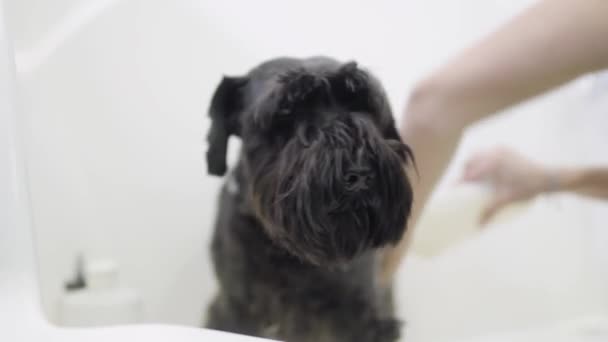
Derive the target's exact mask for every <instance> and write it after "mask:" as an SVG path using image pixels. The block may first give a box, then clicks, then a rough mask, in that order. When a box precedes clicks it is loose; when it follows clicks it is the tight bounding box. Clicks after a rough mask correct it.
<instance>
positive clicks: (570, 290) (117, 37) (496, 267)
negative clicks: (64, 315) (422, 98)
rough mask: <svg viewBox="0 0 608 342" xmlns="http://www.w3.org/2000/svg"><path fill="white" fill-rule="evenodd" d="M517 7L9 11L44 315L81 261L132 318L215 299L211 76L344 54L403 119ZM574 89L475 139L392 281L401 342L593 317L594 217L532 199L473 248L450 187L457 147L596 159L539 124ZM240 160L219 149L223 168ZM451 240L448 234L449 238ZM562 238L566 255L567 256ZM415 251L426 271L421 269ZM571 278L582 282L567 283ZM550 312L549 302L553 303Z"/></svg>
mask: <svg viewBox="0 0 608 342" xmlns="http://www.w3.org/2000/svg"><path fill="white" fill-rule="evenodd" d="M528 2H530V1H524V0H521V1H508V2H507V1H505V2H500V1H496V2H494V3H492V4H491V5H490V4H487V2H486V1H480V0H460V1H453V2H442V1H427V2H422V1H421V2H415V1H412V2H407V3H397V2H390V1H379V2H376V3H375V7H374V8H373V9H374V11H370V8H369V7H368V6H369V5H359V4H354V3H352V2H345V1H338V2H331V3H323V4H321V2H320V1H308V2H306V3H305V4H304V3H303V4H292V3H283V2H279V1H261V2H255V3H253V2H245V1H242V2H236V1H228V2H222V3H219V2H211V1H209V2H206V1H194V0H180V1H171V2H169V1H160V0H149V1H143V0H140V1H137V0H123V1H120V0H100V1H76V0H61V1H59V0H56V1H53V2H50V1H42V0H8V1H5V5H6V7H7V13H8V18H9V24H10V25H9V28H10V29H11V30H12V33H13V36H14V44H15V48H16V63H17V76H18V77H17V81H18V85H19V91H20V104H21V107H22V109H23V113H24V117H23V118H24V120H23V128H24V136H23V138H24V139H23V140H24V142H25V151H24V152H25V156H26V161H27V165H28V170H29V172H28V175H27V182H28V184H29V188H30V193H31V203H32V213H33V214H32V220H33V222H34V226H35V231H36V242H37V256H38V258H37V261H38V264H39V266H40V267H39V274H40V277H39V282H40V289H41V291H42V303H43V308H44V312H45V314H46V317H47V318H48V319H49V320H50V321H51V322H54V323H60V319H59V317H58V313H57V308H58V302H59V301H60V300H61V296H62V286H63V283H64V282H65V280H66V279H67V278H68V277H69V275H70V274H71V272H72V266H73V262H74V258H75V256H76V255H77V254H78V253H84V255H85V256H86V257H87V258H91V259H95V258H110V259H112V260H114V261H115V262H116V263H117V264H118V265H119V267H120V276H121V281H122V282H123V283H124V284H127V285H128V286H129V287H132V288H134V289H135V290H136V291H137V292H138V293H139V295H141V297H142V300H143V304H144V306H143V319H142V321H143V322H145V323H166V324H179V325H188V326H198V325H199V324H200V322H201V319H202V316H203V309H204V307H205V305H206V303H207V302H208V301H209V298H210V297H211V295H212V294H213V291H214V288H215V281H214V278H213V276H212V271H211V266H210V263H209V257H208V248H207V245H208V240H209V236H210V233H211V228H212V223H213V217H214V213H215V193H216V192H217V189H218V187H219V185H220V182H221V180H219V179H215V178H211V177H209V176H206V175H205V171H204V170H205V165H204V162H203V152H204V150H205V145H204V142H203V138H204V135H205V129H206V127H207V120H206V118H204V116H205V115H206V114H205V111H206V106H207V104H208V101H209V96H210V94H211V92H212V90H213V89H214V87H215V85H216V83H217V82H218V81H219V79H220V77H221V75H222V74H239V73H243V72H244V71H246V70H247V69H248V68H249V67H251V66H252V65H254V64H255V63H258V62H259V61H261V60H263V59H265V58H268V57H272V56H276V55H283V54H290V55H312V54H319V53H323V54H328V55H333V56H336V57H339V58H343V59H348V58H357V59H358V60H359V61H360V62H361V64H364V65H368V66H370V67H371V69H372V70H373V71H374V72H375V73H376V74H378V76H379V77H380V78H381V79H382V80H383V81H384V83H385V85H386V86H387V89H388V92H389V95H390V97H391V100H392V102H393V104H394V105H395V108H399V107H400V106H401V105H402V104H403V103H404V100H405V96H406V94H407V90H408V89H409V87H410V86H411V83H412V81H413V80H415V79H416V78H418V77H419V76H420V75H422V74H423V73H424V72H426V71H428V70H429V69H430V68H432V67H433V66H434V65H436V64H438V63H440V62H441V61H442V60H444V59H445V58H446V56H448V55H450V54H451V53H453V52H454V51H456V50H458V49H459V48H461V47H462V46H464V45H465V44H467V43H468V42H469V41H471V40H472V39H475V38H476V37H478V36H479V35H481V34H483V33H484V32H487V31H488V30H489V29H491V28H493V27H494V26H495V25H497V24H498V23H499V22H501V21H502V20H504V19H505V18H507V17H508V16H509V15H510V14H512V13H514V11H515V10H517V9H519V8H521V7H522V6H523V5H524V4H526V3H528ZM261 6H269V7H273V8H275V9H277V10H279V11H281V13H282V15H281V16H280V17H279V18H276V17H274V16H273V15H272V14H271V13H270V11H260V10H259V9H260V8H261ZM321 6H324V8H325V9H326V10H325V11H321V12H320V11H319V10H318V8H320V7H321ZM344 6H348V8H349V12H348V13H350V14H349V15H350V16H352V18H358V19H359V20H362V19H363V18H364V19H365V20H368V21H371V22H372V23H375V24H373V25H365V26H363V25H357V24H356V23H357V20H355V19H353V22H352V23H350V22H349V21H344V22H345V23H349V25H346V24H344V25H335V20H333V19H334V18H335V17H336V15H337V13H341V15H342V13H344V12H343V8H344ZM467 9H475V10H474V11H473V10H471V11H469V10H467ZM311 17H315V18H316V20H315V25H314V26H310V25H309V23H310V18H311ZM356 37H358V38H356ZM355 38H356V39H355ZM362 40H365V42H366V43H365V44H362V43H361V41H362ZM582 87H583V88H584V84H583V85H582ZM583 88H581V86H580V85H574V86H572V87H571V89H570V88H569V89H566V90H564V91H562V93H560V96H553V97H549V98H546V99H543V100H540V101H538V102H535V103H533V104H531V105H529V106H527V107H524V108H521V109H518V111H517V112H516V113H514V115H512V116H510V117H507V118H502V119H498V120H496V121H501V122H500V123H498V122H488V123H484V124H482V125H480V126H478V127H476V128H474V129H472V130H471V132H470V134H469V135H468V136H467V139H465V141H464V142H463V145H462V146H461V148H460V150H459V153H458V155H457V156H456V158H455V161H454V163H453V164H452V167H451V168H450V170H449V171H448V174H447V176H446V178H445V180H444V182H443V183H442V186H441V188H440V191H439V192H438V195H437V197H436V202H434V203H435V205H432V206H430V207H429V210H428V211H427V220H426V221H425V222H426V224H422V227H421V230H420V232H421V233H420V234H419V235H418V239H417V242H416V244H415V245H414V248H413V251H414V253H413V255H412V257H411V258H409V259H408V261H407V263H406V267H404V268H403V269H402V272H401V274H400V278H399V283H398V286H399V292H398V293H399V298H400V303H399V308H400V312H401V314H402V315H403V317H404V318H405V319H406V320H407V321H408V322H409V324H408V328H407V330H408V336H409V337H410V339H409V341H439V340H441V339H448V338H470V337H474V336H481V335H484V334H490V333H493V332H500V331H509V330H517V329H526V328H531V327H545V326H551V324H554V323H556V322H560V321H568V320H571V319H575V318H577V317H582V316H585V315H591V314H599V315H601V314H605V313H606V305H604V304H606V303H605V302H604V301H605V300H606V296H605V295H603V293H604V292H606V291H604V290H605V287H603V286H605V285H606V283H605V282H603V281H604V278H603V277H598V278H599V279H595V278H594V277H591V274H593V273H594V272H595V270H598V269H599V268H598V267H599V266H597V265H595V264H594V262H595V260H596V259H597V258H596V257H592V256H588V255H587V254H588V251H589V250H592V248H591V247H589V248H587V247H585V246H586V245H585V243H587V242H589V239H590V238H589V237H585V236H584V235H585V234H587V233H586V232H588V230H585V229H584V228H585V227H588V226H593V227H596V226H599V224H597V223H584V224H582V223H581V222H582V221H581V218H582V217H588V215H586V214H583V212H584V211H585V210H591V209H590V208H591V207H593V205H592V204H586V203H585V204H584V205H583V204H581V202H579V201H578V200H574V199H562V200H561V201H560V204H559V205H561V206H562V208H563V209H564V211H566V208H569V209H571V208H573V207H576V208H578V207H580V206H582V207H581V208H583V209H580V210H579V209H577V210H576V211H574V214H570V216H568V219H567V220H566V219H557V218H559V217H561V216H560V215H563V214H562V213H561V212H559V210H555V208H552V205H553V204H552V202H550V203H546V202H541V203H537V204H535V206H534V207H531V209H530V210H524V211H520V213H521V214H522V215H524V218H521V216H514V219H515V220H517V219H520V221H519V223H517V224H516V229H509V228H508V227H507V225H504V226H503V227H497V228H496V229H494V230H491V231H487V232H486V233H484V234H481V235H475V234H469V233H467V232H471V231H472V229H471V224H470V223H471V220H472V217H473V216H474V215H475V210H476V209H477V208H478V206H479V204H480V202H479V200H478V199H479V197H478V195H479V193H478V192H476V191H470V192H467V191H469V190H466V189H465V190H452V189H451V188H450V186H449V185H450V182H451V181H453V180H454V178H455V176H456V175H457V173H458V167H459V166H460V165H461V164H462V160H463V159H464V158H465V157H466V156H467V155H468V154H470V152H471V151H473V150H474V149H476V148H479V147H484V146H489V145H492V144H495V143H504V144H507V145H510V146H513V147H515V148H520V149H521V148H524V149H525V150H526V152H528V154H530V155H531V156H533V157H536V158H537V159H540V160H542V161H547V162H555V163H574V162H581V160H580V158H579V159H576V158H574V157H576V153H575V152H576V151H577V148H581V146H583V145H584V146H586V147H589V146H596V145H592V144H591V142H590V140H589V139H587V138H581V137H584V136H585V135H583V134H581V135H580V136H577V135H572V136H570V137H569V138H567V139H563V133H564V132H565V131H568V128H570V127H573V126H577V124H578V122H579V121H578V120H576V118H573V117H572V116H571V115H569V113H567V112H565V111H563V110H562V111H559V112H558V113H552V112H555V111H556V109H557V108H560V109H561V108H568V107H567V106H566V104H567V105H568V106H571V107H572V108H576V107H575V106H578V105H580V101H581V98H582V96H581V94H582V93H585V91H586V90H585V89H583ZM579 126H580V125H579ZM541 127H542V128H543V130H542V132H539V128H541ZM579 128H580V127H579ZM513 131H517V132H518V134H517V137H516V139H514V135H513V133H512V132H513ZM539 137H540V138H543V139H544V140H542V141H539V140H538V138H539ZM564 140H566V141H567V142H568V143H567V144H566V143H564ZM556 143H560V145H559V146H560V149H555V148H554V146H555V145H556ZM237 147H238V146H237V144H232V146H231V153H232V157H234V154H235V153H234V152H235V151H236V149H237ZM573 151H574V152H573ZM592 151H593V152H594V153H595V154H596V155H597V154H599V153H601V151H602V149H601V148H597V147H596V148H592ZM592 155H593V153H592ZM583 162H585V160H583ZM587 162H588V160H587ZM463 194H464V195H463ZM461 196H465V198H464V199H463V197H461ZM455 199H458V200H457V201H456V200H455ZM446 203H447V204H446ZM454 203H458V204H459V205H460V206H458V207H457V208H460V209H458V210H454V207H453V206H452V205H453V204H454ZM543 206H544V207H543ZM446 208H447V210H446ZM595 209H597V208H595V207H594V210H595ZM602 209H603V207H600V208H599V209H598V210H600V211H601V210H602ZM552 210H553V211H552ZM450 211H451V212H452V213H451V214H450ZM526 215H527V216H526ZM551 215H553V216H551ZM572 215H574V216H572ZM576 215H579V216H576ZM545 217H546V218H547V220H548V221H544V218H545ZM541 218H542V219H541ZM555 220H558V221H557V223H555V224H554V223H551V225H549V224H548V223H546V222H555ZM503 222H508V221H506V220H505V221H503ZM566 222H568V223H567V224H566ZM532 225H533V226H534V227H538V226H541V227H545V229H544V230H543V229H537V230H535V232H534V233H533V234H528V232H527V230H525V229H524V228H521V227H530V226H532ZM552 225H555V226H556V229H555V230H551V229H549V228H550V227H551V226H552ZM583 225H584V226H585V227H578V226H583ZM452 226H453V227H454V230H453V231H451V232H456V233H454V234H451V233H450V234H451V235H450V234H448V235H450V236H449V238H445V236H446V233H445V229H446V227H452ZM566 228H568V229H566ZM441 229H444V232H443V233H441V232H440V231H439V230H441ZM450 229H451V228H450ZM590 229H595V228H590ZM547 236H550V238H548V237H547ZM465 237H466V239H464V238H465ZM461 238H462V239H461ZM579 240H580V241H579ZM572 241H579V242H580V244H579V245H576V246H575V247H576V248H571V247H572V245H571V244H570V243H567V242H572ZM581 241H582V242H581ZM448 247H449V248H448ZM446 248H448V249H447V250H446ZM596 249H597V248H596ZM437 254H440V255H439V256H437ZM429 255H434V258H433V259H424V258H423V256H427V257H428V256H429ZM581 268H583V269H584V270H581ZM581 272H582V273H581ZM572 277H575V278H576V279H582V280H581V281H580V282H576V283H572V282H569V281H568V279H570V280H571V279H574V278H572ZM586 277H588V278H589V279H588V278H586ZM448 284H449V286H448ZM548 288H549V289H552V290H551V291H547V290H546V289H548ZM579 297H581V298H582V300H581V301H580V302H578V301H577V298H579ZM558 299H559V300H560V303H561V305H556V303H557V302H553V301H557V300H558ZM522 301H525V303H523V304H517V305H514V303H521V302H522ZM522 311H525V312H527V314H522Z"/></svg>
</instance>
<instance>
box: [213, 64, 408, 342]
mask: <svg viewBox="0 0 608 342" xmlns="http://www.w3.org/2000/svg"><path fill="white" fill-rule="evenodd" d="M210 115H211V119H212V126H211V131H210V133H209V136H208V139H209V150H208V152H207V162H208V168H209V173H211V174H214V175H223V174H224V173H225V172H226V147H227V143H228V138H229V136H230V135H236V136H239V137H240V138H241V139H242V142H243V147H242V151H241V157H240V160H239V163H238V165H237V166H236V168H235V169H234V170H232V172H231V174H230V176H229V179H228V181H227V183H226V185H225V186H224V188H223V190H222V193H221V196H220V203H219V210H220V211H219V215H218V218H217V223H216V230H215V236H214V239H213V244H212V251H213V261H214V264H215V270H216V273H217V277H218V278H219V283H220V291H219V294H218V295H217V297H216V298H215V300H214V301H213V303H212V304H211V306H210V308H209V311H208V322H207V327H208V328H212V329H218V330H225V331H231V332H236V333H241V334H247V335H255V336H261V337H267V338H273V339H278V340H283V341H289V342H342V341H344V342H346V341H348V342H353V341H355V342H368V341H369V342H372V341H373V342H384V341H395V340H397V339H398V338H399V327H400V323H399V322H398V321H397V320H396V319H395V318H394V316H393V312H392V300H391V296H390V290H389V289H383V288H382V287H381V286H379V285H378V283H377V273H378V261H379V247H382V246H385V245H387V244H394V243H396V242H397V241H399V240H400V239H401V237H402V235H403V233H404V230H405V226H406V221H407V218H408V216H409V212H410V206H411V203H412V190H411V187H410V183H409V181H408V179H407V176H406V173H405V166H406V165H408V164H409V163H410V161H411V159H412V155H411V151H410V149H409V148H408V146H406V145H405V144H403V143H402V142H401V140H400V138H399V135H398V133H397V131H396V129H395V124H394V120H393V116H392V113H391V110H390V108H389V104H388V102H387V99H386V96H385V94H384V90H383V89H382V87H381V85H380V84H379V82H378V81H377V80H376V79H375V78H374V77H372V76H371V75H370V74H369V73H367V72H365V71H363V70H361V69H359V68H358V67H357V65H356V64H355V63H354V62H351V63H346V64H341V63H339V62H337V61H335V60H333V59H330V58H324V57H315V58H309V59H294V58H279V59H274V60H271V61H268V62H266V63H263V64H262V65H260V66H258V67H257V68H255V69H253V70H252V71H251V72H250V73H249V74H248V75H246V76H244V77H234V78H232V77H225V78H224V79H223V80H222V82H221V83H220V85H219V86H218V88H217V90H216V91H215V94H214V96H213V99H212V103H211V108H210Z"/></svg>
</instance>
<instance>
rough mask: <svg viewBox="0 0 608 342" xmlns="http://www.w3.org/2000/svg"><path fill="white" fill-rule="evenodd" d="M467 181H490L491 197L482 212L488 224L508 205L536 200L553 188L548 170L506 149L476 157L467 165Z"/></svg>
mask: <svg viewBox="0 0 608 342" xmlns="http://www.w3.org/2000/svg"><path fill="white" fill-rule="evenodd" d="M462 179H463V181H465V182H487V183H489V184H490V185H491V187H492V194H491V195H490V199H489V201H488V203H487V204H486V206H485V208H484V209H483V211H482V213H481V218H480V223H481V224H485V223H487V222H488V221H489V220H490V219H491V218H492V217H493V216H494V215H495V214H496V213H497V212H498V211H500V210H501V209H503V208H504V207H506V206H507V205H509V204H511V203H514V202H518V201H523V200H527V199H530V198H533V197H535V196H536V195H538V194H539V193H541V192H543V191H545V190H548V187H549V186H550V185H551V184H550V183H551V176H550V172H549V170H547V168H545V167H543V166H542V165H539V164H537V163H535V162H533V161H531V160H529V159H527V158H525V157H523V156H522V155H520V154H518V153H516V152H514V151H511V150H509V149H507V148H493V149H490V150H488V151H485V152H481V153H478V154H476V155H474V156H473V157H472V158H471V159H470V160H469V161H468V162H467V163H466V165H465V169H464V173H463V177H462Z"/></svg>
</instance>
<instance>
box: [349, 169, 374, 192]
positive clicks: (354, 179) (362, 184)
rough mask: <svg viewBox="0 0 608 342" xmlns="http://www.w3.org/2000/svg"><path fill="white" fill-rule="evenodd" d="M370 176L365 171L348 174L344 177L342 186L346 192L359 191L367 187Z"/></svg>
mask: <svg viewBox="0 0 608 342" xmlns="http://www.w3.org/2000/svg"><path fill="white" fill-rule="evenodd" d="M371 178H372V175H371V173H370V172H369V171H366V170H357V171H351V172H348V173H347V174H346V175H345V176H344V186H345V188H346V190H348V191H361V190H365V189H367V188H368V187H369V181H370V180H371Z"/></svg>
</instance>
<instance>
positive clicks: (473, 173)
mask: <svg viewBox="0 0 608 342" xmlns="http://www.w3.org/2000/svg"><path fill="white" fill-rule="evenodd" d="M493 169H494V159H493V158H491V157H490V156H486V155H479V156H477V157H475V158H473V159H471V160H470V161H469V162H468V163H467V164H466V165H465V168H464V172H463V174H462V181H464V182H477V181H481V180H484V179H485V178H487V177H488V176H489V175H491V173H492V170H493Z"/></svg>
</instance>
